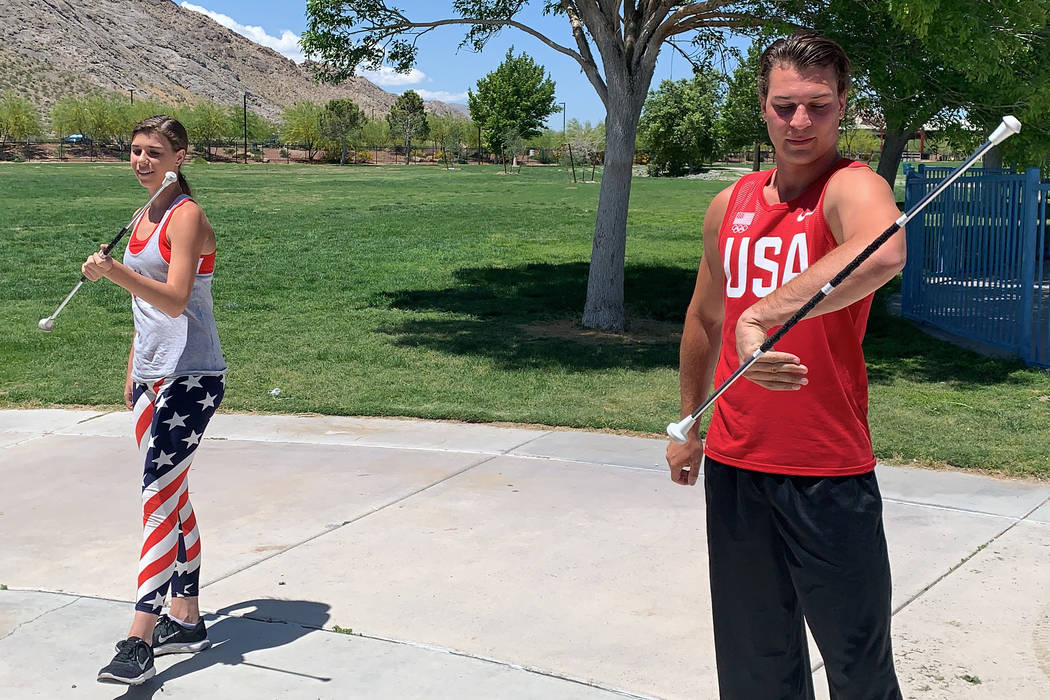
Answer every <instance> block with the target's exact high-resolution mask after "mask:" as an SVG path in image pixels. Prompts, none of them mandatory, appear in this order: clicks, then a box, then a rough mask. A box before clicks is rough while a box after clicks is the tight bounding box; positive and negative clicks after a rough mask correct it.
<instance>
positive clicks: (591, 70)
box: [561, 0, 609, 109]
mask: <svg viewBox="0 0 1050 700" xmlns="http://www.w3.org/2000/svg"><path fill="white" fill-rule="evenodd" d="M561 6H562V8H563V9H564V10H565V14H566V15H567V16H568V17H569V24H570V26H572V36H573V38H574V39H576V45H577V46H578V47H579V49H580V54H581V56H582V59H583V60H580V59H577V61H578V62H579V64H580V66H582V67H583V72H584V74H585V75H586V76H587V79H588V80H590V81H591V85H593V86H594V89H595V91H597V93H598V97H600V98H601V100H602V104H604V105H605V108H606V109H608V108H609V88H608V86H607V85H606V83H605V81H604V80H603V79H602V76H601V75H599V74H598V64H597V62H596V61H595V60H594V55H593V54H592V53H591V46H590V43H589V42H588V41H587V34H586V32H584V30H583V21H582V20H580V16H579V15H578V14H577V13H576V3H575V2H574V1H573V0H561Z"/></svg>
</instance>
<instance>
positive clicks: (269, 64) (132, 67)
mask: <svg viewBox="0 0 1050 700" xmlns="http://www.w3.org/2000/svg"><path fill="white" fill-rule="evenodd" d="M7 90H11V91H13V92H14V93H15V94H16V95H19V96H22V97H26V98H28V99H29V100H30V101H32V102H33V103H34V104H35V105H36V106H37V107H38V108H40V109H41V110H43V111H44V112H45V113H46V112H47V111H49V110H50V107H51V105H52V104H54V102H55V100H57V99H59V98H61V97H66V96H70V95H79V94H85V93H88V92H97V91H100V90H101V91H106V92H124V93H128V94H129V97H130V94H131V93H130V92H129V91H134V96H135V97H136V98H139V99H141V98H146V97H150V98H155V99H158V100H161V101H164V102H169V103H175V104H185V103H190V104H192V103H193V102H195V101H199V100H201V99H207V100H212V101H214V102H218V103H221V104H227V105H240V104H241V103H242V100H243V98H244V93H245V92H247V93H248V109H249V110H250V111H253V112H257V113H258V114H260V115H261V116H263V117H265V118H267V119H273V120H275V119H277V118H278V117H279V116H280V114H281V112H282V110H283V109H284V108H285V107H289V106H291V105H292V104H294V103H295V102H298V101H300V100H309V101H312V102H317V103H324V102H327V101H328V100H330V99H333V98H337V97H349V98H351V99H353V100H354V101H355V102H356V103H357V104H358V106H360V107H361V109H362V110H364V112H365V114H367V115H369V116H373V115H374V116H379V115H382V114H386V113H387V112H388V111H389V110H390V106H391V105H392V104H393V103H394V100H395V99H396V95H393V94H391V93H389V92H386V91H384V90H382V89H381V88H379V87H378V86H376V85H375V84H373V83H371V82H369V81H368V80H366V79H364V78H361V77H355V78H353V79H351V80H349V81H347V82H345V83H343V84H341V85H319V84H317V83H315V82H314V81H313V79H312V76H311V73H310V70H309V67H308V66H300V65H298V64H296V63H295V62H294V61H291V60H289V59H287V58H285V57H284V56H282V55H281V54H279V53H277V52H276V51H273V50H272V49H269V48H267V47H264V46H260V45H259V44H256V43H254V42H252V41H251V40H249V39H247V38H245V37H243V36H241V35H240V34H237V33H236V32H233V31H231V30H229V29H227V28H225V27H223V26H222V25H220V24H218V23H216V22H215V21H214V20H212V19H211V18H210V17H207V16H205V15H202V14H200V13H198V12H192V11H190V10H186V9H183V8H182V7H179V6H178V5H177V4H175V3H174V2H172V1H171V0H0V93H3V92H4V91H7ZM465 109H466V108H465V107H463V106H462V105H446V104H444V103H442V102H429V103H427V110H428V111H430V112H435V113H442V112H447V111H450V110H451V111H453V112H459V113H463V112H464V111H465Z"/></svg>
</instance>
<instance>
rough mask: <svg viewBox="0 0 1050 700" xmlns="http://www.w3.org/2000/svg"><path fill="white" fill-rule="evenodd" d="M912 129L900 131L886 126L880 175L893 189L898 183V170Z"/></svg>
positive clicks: (880, 159)
mask: <svg viewBox="0 0 1050 700" xmlns="http://www.w3.org/2000/svg"><path fill="white" fill-rule="evenodd" d="M911 134H912V131H911V130H910V129H907V130H905V129H899V128H894V127H891V126H890V125H889V124H887V125H886V135H885V137H884V138H883V141H882V152H881V153H880V154H879V170H878V173H879V175H881V176H882V178H883V179H884V180H885V181H886V182H888V183H890V189H893V186H894V184H896V182H897V168H898V167H900V164H901V156H903V155H904V147H905V146H907V145H908V137H909V136H911Z"/></svg>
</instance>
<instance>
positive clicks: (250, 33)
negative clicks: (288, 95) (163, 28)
mask: <svg viewBox="0 0 1050 700" xmlns="http://www.w3.org/2000/svg"><path fill="white" fill-rule="evenodd" d="M180 5H181V7H183V8H185V9H187V10H191V11H193V12H199V13H201V14H202V15H207V16H208V17H211V18H212V19H213V20H215V21H216V22H218V23H219V24H221V25H222V26H224V27H226V28H227V29H231V30H233V31H235V32H237V33H238V34H240V35H242V36H246V37H248V38H249V39H251V40H252V41H254V42H255V43H256V44H261V45H263V46H268V47H269V48H271V49H273V50H274V51H276V52H277V53H279V54H281V55H282V56H286V57H287V58H290V59H292V60H293V61H295V62H296V63H302V62H303V61H304V60H306V56H305V55H304V54H303V50H302V48H300V47H299V36H298V35H297V34H295V33H293V32H291V31H289V30H287V29H285V30H284V31H283V32H281V36H280V37H275V36H270V35H269V34H267V33H266V30H265V29H263V28H262V27H254V26H251V25H245V24H241V23H239V22H237V20H235V19H233V18H232V17H229V16H228V15H224V14H220V13H218V12H212V11H211V10H209V9H206V8H204V7H201V6H200V5H194V4H193V3H189V2H182V3H180Z"/></svg>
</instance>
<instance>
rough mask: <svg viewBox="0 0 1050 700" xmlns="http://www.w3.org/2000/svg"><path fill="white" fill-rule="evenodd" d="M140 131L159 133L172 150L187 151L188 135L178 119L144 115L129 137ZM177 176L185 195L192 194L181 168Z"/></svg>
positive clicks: (158, 115) (159, 115) (164, 115)
mask: <svg viewBox="0 0 1050 700" xmlns="http://www.w3.org/2000/svg"><path fill="white" fill-rule="evenodd" d="M141 133H147V134H160V135H161V136H163V137H164V138H165V139H166V140H167V142H168V144H170V145H171V148H172V150H174V151H189V147H190V137H189V136H188V135H187V134H186V127H184V126H183V125H182V123H181V122H179V120H177V119H174V118H172V117H169V116H168V115H166V114H157V115H155V116H152V117H146V118H145V119H143V120H142V121H140V122H139V123H138V124H136V125H135V128H134V129H132V130H131V138H133V139H134V138H135V136H136V135H138V134H141ZM178 176H179V187H180V188H182V191H183V192H185V193H186V194H187V195H189V196H192V194H191V193H190V183H188V182H186V178H185V176H183V174H182V170H181V169H180V170H179V171H178Z"/></svg>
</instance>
